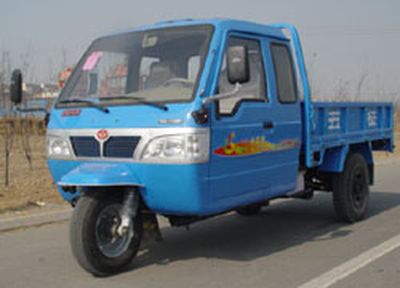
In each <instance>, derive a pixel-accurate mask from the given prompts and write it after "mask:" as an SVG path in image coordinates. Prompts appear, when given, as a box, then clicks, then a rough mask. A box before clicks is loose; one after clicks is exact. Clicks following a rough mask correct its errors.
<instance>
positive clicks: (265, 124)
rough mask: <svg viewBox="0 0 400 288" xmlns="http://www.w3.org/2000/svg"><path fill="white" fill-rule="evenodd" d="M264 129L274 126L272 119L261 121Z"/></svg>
mask: <svg viewBox="0 0 400 288" xmlns="http://www.w3.org/2000/svg"><path fill="white" fill-rule="evenodd" d="M263 128H264V129H272V128H274V123H273V122H272V121H266V122H264V123H263Z"/></svg>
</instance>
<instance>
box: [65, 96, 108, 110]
mask: <svg viewBox="0 0 400 288" xmlns="http://www.w3.org/2000/svg"><path fill="white" fill-rule="evenodd" d="M59 103H61V104H69V103H84V104H87V105H89V106H90V107H94V108H97V109H99V110H100V111H103V112H104V113H109V112H110V110H109V109H108V108H107V107H104V106H102V105H100V104H98V103H96V102H93V101H91V100H87V99H65V100H62V101H60V102H59Z"/></svg>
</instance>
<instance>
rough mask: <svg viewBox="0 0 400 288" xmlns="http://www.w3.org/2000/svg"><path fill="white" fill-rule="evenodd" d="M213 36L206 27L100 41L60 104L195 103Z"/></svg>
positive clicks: (77, 70) (174, 29) (117, 37)
mask: <svg viewBox="0 0 400 288" xmlns="http://www.w3.org/2000/svg"><path fill="white" fill-rule="evenodd" d="M211 34H212V26H208V25H207V26H186V27H176V28H166V29H157V30H148V31H140V32H130V33H125V34H119V35H114V36H109V37H104V38H100V39H98V40H96V41H94V42H93V44H92V45H91V47H90V48H89V50H88V51H87V52H86V53H85V55H84V57H83V58H82V60H81V61H80V62H79V64H78V65H77V67H76V69H75V71H74V73H73V74H72V76H71V78H70V79H69V81H68V82H67V85H66V86H65V88H64V89H63V92H62V93H61V95H60V99H59V103H62V102H64V103H71V102H73V101H75V100H76V101H75V102H76V103H78V102H79V100H88V101H92V100H93V101H98V102H106V103H107V104H109V103H110V102H112V103H117V104H118V103H119V102H122V103H126V102H127V101H130V102H132V103H139V100H140V101H141V103H143V101H147V102H152V103H170V102H187V101H191V100H192V98H193V94H194V92H195V88H196V86H197V85H196V84H197V80H198V77H199V74H200V71H201V69H202V66H203V63H204V60H205V57H206V54H207V51H208V45H209V42H210V38H211ZM78 99H79V100H78ZM80 103H82V102H80Z"/></svg>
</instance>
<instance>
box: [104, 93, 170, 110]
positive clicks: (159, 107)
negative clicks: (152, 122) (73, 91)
mask: <svg viewBox="0 0 400 288" xmlns="http://www.w3.org/2000/svg"><path fill="white" fill-rule="evenodd" d="M115 99H127V100H136V101H137V102H139V103H141V104H144V105H148V106H153V107H156V108H158V109H161V110H164V111H168V107H167V106H166V105H164V104H161V103H156V102H151V101H147V100H144V99H143V98H142V97H135V96H129V95H118V96H112V97H104V98H100V100H115Z"/></svg>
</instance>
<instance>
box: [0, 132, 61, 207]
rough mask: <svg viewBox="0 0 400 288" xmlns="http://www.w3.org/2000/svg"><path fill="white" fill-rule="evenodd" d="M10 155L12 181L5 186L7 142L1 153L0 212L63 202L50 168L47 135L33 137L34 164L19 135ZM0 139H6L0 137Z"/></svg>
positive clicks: (31, 139) (31, 141) (31, 138)
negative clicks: (46, 144)
mask: <svg viewBox="0 0 400 288" xmlns="http://www.w3.org/2000/svg"><path fill="white" fill-rule="evenodd" d="M15 137H16V138H15V140H14V144H13V149H12V153H11V157H10V178H9V179H10V183H9V186H8V187H6V186H5V176H4V175H5V156H4V154H5V153H4V144H3V143H1V144H2V146H1V149H2V151H1V153H0V214H1V213H5V212H10V211H18V210H24V209H27V208H34V207H41V206H48V205H50V206H51V205H54V204H62V203H64V202H63V201H62V199H61V197H60V196H59V195H58V193H57V190H56V187H55V185H54V184H53V182H52V179H51V178H50V174H49V172H48V170H47V164H46V156H45V137H44V136H40V135H34V136H31V137H30V141H29V142H30V144H31V149H32V167H30V166H29V162H28V161H27V159H26V157H25V155H24V150H23V148H22V147H23V145H22V141H21V137H20V136H18V135H17V136H15ZM0 140H3V139H1V138H0Z"/></svg>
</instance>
